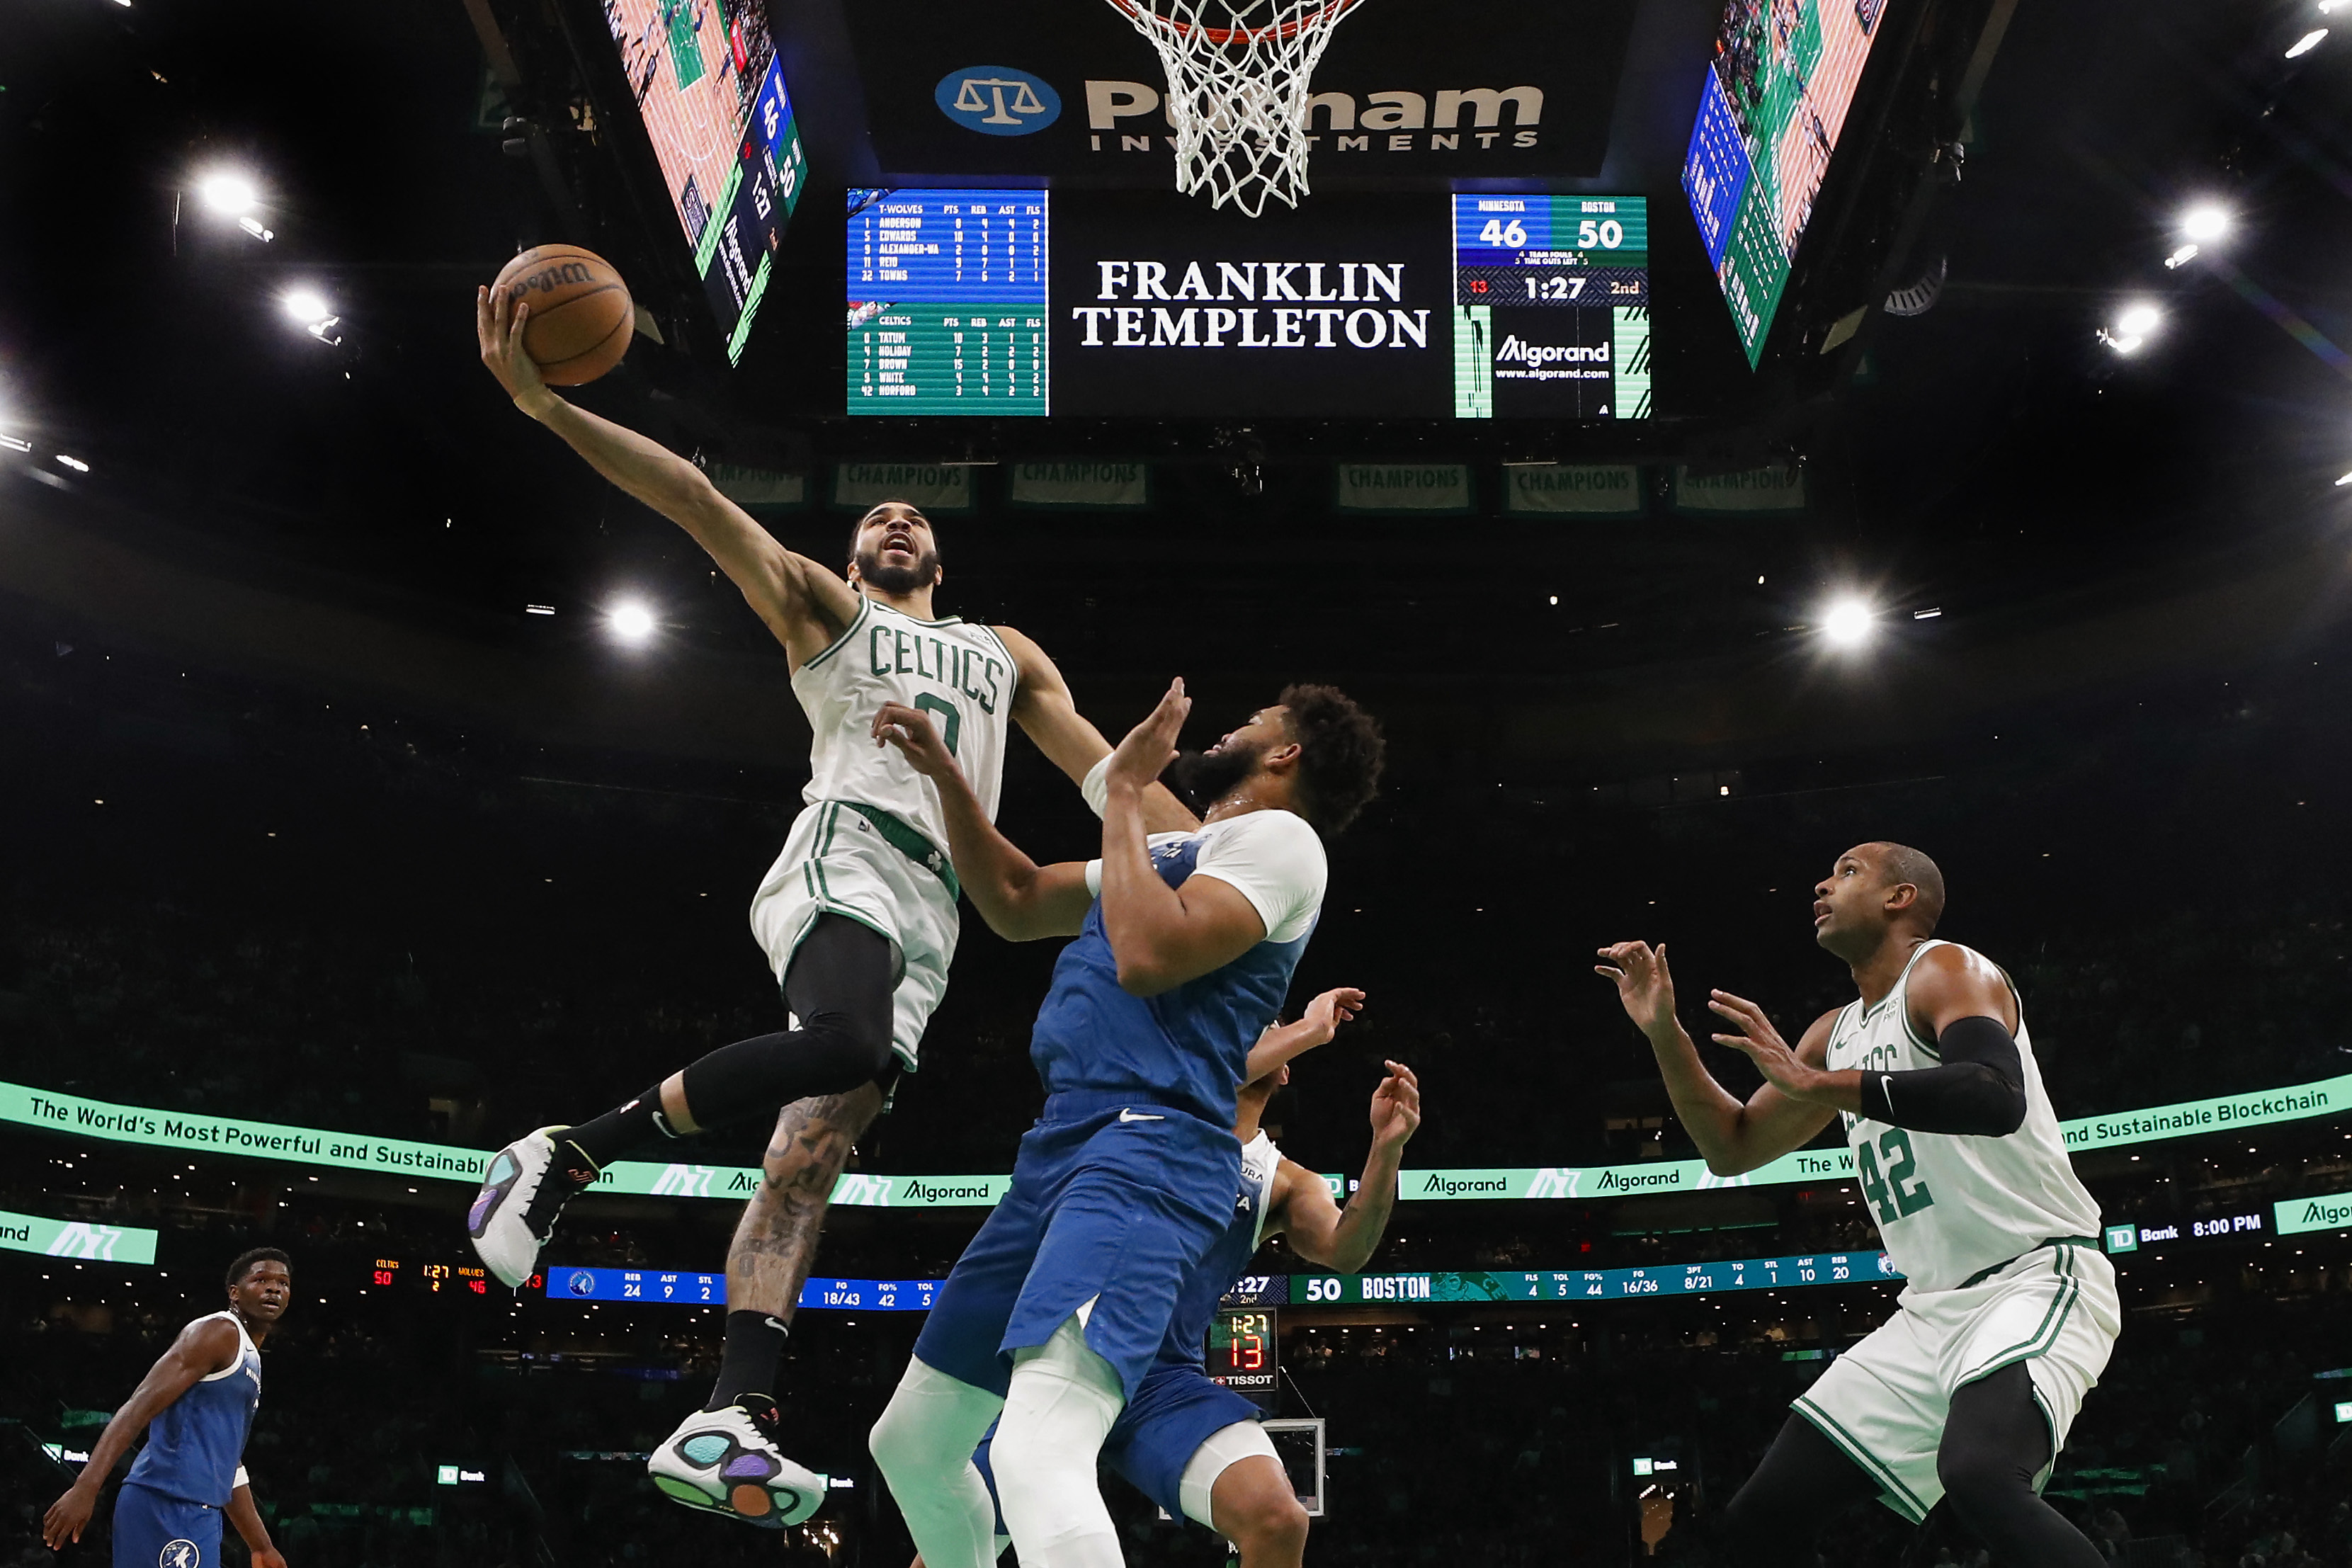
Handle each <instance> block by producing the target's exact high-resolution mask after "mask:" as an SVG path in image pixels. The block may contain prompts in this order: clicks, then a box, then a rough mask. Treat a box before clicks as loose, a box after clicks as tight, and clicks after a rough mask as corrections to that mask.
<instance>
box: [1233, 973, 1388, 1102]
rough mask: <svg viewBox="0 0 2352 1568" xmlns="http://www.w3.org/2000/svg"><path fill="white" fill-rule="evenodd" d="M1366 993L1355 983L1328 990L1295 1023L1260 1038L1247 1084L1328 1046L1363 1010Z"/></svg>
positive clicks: (1246, 1072) (1244, 1075) (1252, 1049)
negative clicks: (1320, 1047) (1318, 1048)
mask: <svg viewBox="0 0 2352 1568" xmlns="http://www.w3.org/2000/svg"><path fill="white" fill-rule="evenodd" d="M1363 1005H1364V994H1363V993H1362V992H1360V991H1359V990H1357V989H1356V988H1355V987H1354V986H1352V985H1342V986H1339V987H1338V988H1336V989H1334V990H1330V991H1326V992H1325V993H1323V994H1321V995H1320V996H1318V997H1317V998H1315V1000H1314V1001H1312V1002H1309V1003H1308V1004H1307V1011H1306V1012H1304V1013H1302V1014H1301V1015H1299V1018H1298V1022H1297V1023H1296V1024H1280V1025H1276V1026H1275V1027H1273V1028H1271V1029H1268V1030H1267V1031H1266V1032H1265V1034H1263V1035H1260V1036H1259V1037H1257V1044H1255V1045H1254V1046H1252V1047H1250V1054H1249V1066H1248V1067H1247V1068H1244V1069H1243V1071H1242V1081H1243V1082H1244V1083H1255V1082H1256V1081H1257V1080H1258V1079H1262V1078H1264V1077H1265V1075H1266V1074H1268V1073H1270V1072H1272V1071H1273V1070H1274V1069H1275V1068H1278V1067H1280V1066H1282V1064H1283V1063H1285V1062H1287V1061H1293V1060H1296V1059H1297V1058H1299V1057H1303V1056H1305V1055H1306V1054H1307V1052H1309V1051H1311V1050H1313V1049H1314V1048H1315V1047H1318V1046H1328V1045H1329V1044H1330V1043H1331V1037H1332V1036H1334V1035H1336V1034H1338V1033H1339V1026H1340V1025H1342V1024H1344V1023H1346V1022H1347V1021H1348V1020H1349V1019H1350V1018H1352V1017H1354V1016H1356V1015H1357V1014H1358V1013H1359V1012H1360V1011H1362V1010H1363Z"/></svg>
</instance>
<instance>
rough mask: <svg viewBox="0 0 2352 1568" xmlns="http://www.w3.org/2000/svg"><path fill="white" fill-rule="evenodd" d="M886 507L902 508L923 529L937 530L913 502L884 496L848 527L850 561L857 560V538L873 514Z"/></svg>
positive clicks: (903, 498)
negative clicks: (919, 522)
mask: <svg viewBox="0 0 2352 1568" xmlns="http://www.w3.org/2000/svg"><path fill="white" fill-rule="evenodd" d="M886 506H903V507H905V508H906V509H907V510H908V511H911V512H913V513H914V514H915V515H916V516H917V517H920V518H922V519H923V526H924V527H926V528H929V529H932V530H933V531H937V529H938V524H936V523H934V522H932V521H931V520H930V519H929V517H926V516H924V513H923V509H922V508H921V507H919V506H917V505H916V504H915V503H914V502H913V501H910V500H907V499H906V498H905V497H904V496H884V497H883V498H882V499H881V500H877V501H876V502H875V503H874V504H873V505H872V506H869V507H867V508H866V510H864V511H861V512H859V513H858V514H857V521H856V522H853V523H851V524H850V525H849V558H850V559H851V560H852V561H855V560H856V559H857V536H858V535H859V534H861V533H863V532H865V531H866V524H867V523H869V522H871V521H874V514H875V513H876V512H877V511H880V510H882V509H883V508H884V507H886Z"/></svg>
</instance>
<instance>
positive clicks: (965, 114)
mask: <svg viewBox="0 0 2352 1568" xmlns="http://www.w3.org/2000/svg"><path fill="white" fill-rule="evenodd" d="M931 100H932V101H933V102H935V103H937V104H938V105H939V106H940V113H941V114H944V115H946V116H947V117H948V118H949V119H950V120H952V121H955V122H956V123H957V124H958V125H961V126H962V127H963V128H964V129H965V130H967V131H977V132H980V133H981V134H982V135H983V136H1027V135H1029V134H1030V133H1032V132H1038V131H1043V130H1045V127H1047V126H1048V125H1051V124H1053V123H1054V121H1056V120H1059V119H1060V118H1061V117H1062V95H1061V94H1060V93H1058V92H1055V90H1054V89H1052V88H1051V87H1049V86H1048V85H1046V82H1045V78H1043V77H1038V76H1032V75H1030V74H1029V73H1028V72H1027V71H1024V70H1015V69H1013V68H1012V67H1011V66H966V67H964V68H962V69H961V70H952V71H950V72H948V74H947V75H945V76H943V77H941V78H940V85H939V86H938V87H936V88H934V89H932V91H931Z"/></svg>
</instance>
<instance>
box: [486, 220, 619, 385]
mask: <svg viewBox="0 0 2352 1568" xmlns="http://www.w3.org/2000/svg"><path fill="white" fill-rule="evenodd" d="M490 287H491V288H492V289H497V290H499V292H500V293H503V294H504V295H506V296H507V298H508V299H509V300H511V301H513V302H514V303H516V304H524V303H528V304H529V305H530V321H527V322H525V323H524V324H523V330H522V346H523V352H524V353H528V354H529V355H530V357H531V358H532V359H533V360H534V361H536V362H537V363H538V364H539V374H541V375H542V376H544V377H546V379H547V382H548V384H550V385H551V386H578V385H580V384H582V383H583V382H590V381H593V380H595V379H596V378H597V377H598V376H600V375H602V374H604V373H605V372H606V371H608V370H610V369H612V368H613V367H614V365H616V364H618V363H621V356H622V355H623V354H625V353H628V352H629V334H630V333H631V332H632V331H635V321H636V310H635V307H634V306H633V305H631V303H630V301H629V286H628V285H627V284H625V283H624V282H622V281H621V275H620V274H619V273H618V272H616V271H614V269H613V264H612V263H611V262H609V261H607V260H605V259H604V258H603V257H601V256H599V255H597V254H596V253H595V252H594V251H593V250H583V248H581V247H579V246H576V245H541V246H534V247H531V248H530V249H529V250H526V251H524V252H523V253H522V254H521V255H520V256H518V257H516V258H514V259H513V260H512V261H509V262H508V263H507V264H506V267H505V268H504V269H502V270H501V271H500V272H499V279H498V281H497V282H495V283H493V284H491V285H490Z"/></svg>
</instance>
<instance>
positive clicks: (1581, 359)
mask: <svg viewBox="0 0 2352 1568" xmlns="http://www.w3.org/2000/svg"><path fill="white" fill-rule="evenodd" d="M1495 363H1496V364H1524V365H1544V364H1554V363H1565V364H1607V363H1609V345H1608V344H1607V343H1531V342H1527V341H1526V340H1525V339H1523V338H1521V337H1520V336H1519V335H1518V334H1517V332H1512V333H1510V334H1508V335H1507V336H1506V337H1505V338H1504V339H1503V346H1502V347H1500V348H1498V349H1496V351H1495Z"/></svg>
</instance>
